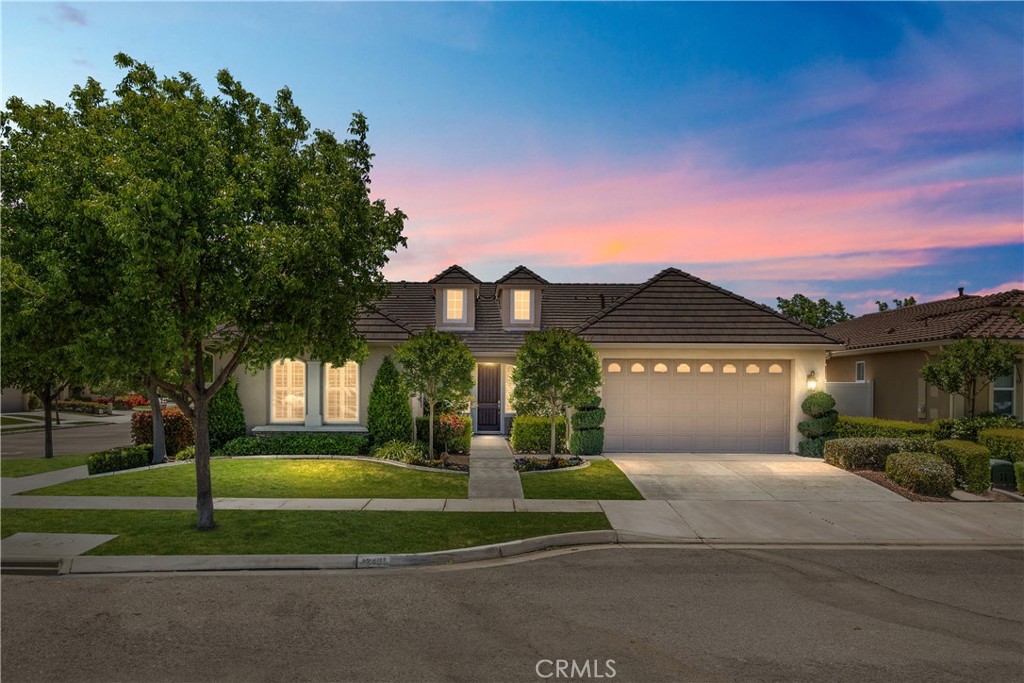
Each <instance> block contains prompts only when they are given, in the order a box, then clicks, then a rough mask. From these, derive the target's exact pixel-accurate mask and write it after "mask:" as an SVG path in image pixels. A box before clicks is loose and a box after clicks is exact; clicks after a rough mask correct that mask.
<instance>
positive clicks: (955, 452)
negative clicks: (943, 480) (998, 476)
mask: <svg viewBox="0 0 1024 683" xmlns="http://www.w3.org/2000/svg"><path fill="white" fill-rule="evenodd" d="M934 452H935V455H937V456H939V457H940V458H942V460H944V461H945V462H946V464H948V465H949V466H950V467H952V468H953V476H954V477H955V481H956V484H957V485H958V486H959V487H960V488H962V489H963V490H964V491H970V492H971V493H981V492H982V491H988V490H989V488H991V487H992V468H991V466H990V464H989V460H990V459H991V457H992V456H991V454H990V453H989V450H988V449H987V448H985V447H984V446H979V445H978V444H976V443H972V442H970V441H959V440H956V439H947V440H944V441H936V442H935V451H934Z"/></svg>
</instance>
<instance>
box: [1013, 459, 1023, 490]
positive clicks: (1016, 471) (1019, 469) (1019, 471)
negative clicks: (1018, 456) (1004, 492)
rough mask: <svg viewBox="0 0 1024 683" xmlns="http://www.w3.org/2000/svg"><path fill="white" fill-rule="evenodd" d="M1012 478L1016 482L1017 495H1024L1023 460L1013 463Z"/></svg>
mask: <svg viewBox="0 0 1024 683" xmlns="http://www.w3.org/2000/svg"><path fill="white" fill-rule="evenodd" d="M1013 476H1014V478H1015V479H1016V480H1017V493H1024V460H1018V461H1017V462H1015V463H1013Z"/></svg>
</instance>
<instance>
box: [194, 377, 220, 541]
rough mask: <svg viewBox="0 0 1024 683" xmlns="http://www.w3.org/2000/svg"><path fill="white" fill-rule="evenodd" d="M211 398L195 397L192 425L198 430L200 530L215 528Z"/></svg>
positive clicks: (197, 464) (197, 490)
mask: <svg viewBox="0 0 1024 683" xmlns="http://www.w3.org/2000/svg"><path fill="white" fill-rule="evenodd" d="M209 410H210V398H209V396H198V397H196V398H195V399H193V407H192V413H193V418H192V426H193V427H194V428H195V430H196V510H197V511H198V512H199V521H198V523H197V524H196V528H197V529H199V530H200V531H204V530H206V529H213V528H214V527H215V526H216V525H215V524H214V522H213V485H212V483H211V481H210V413H209Z"/></svg>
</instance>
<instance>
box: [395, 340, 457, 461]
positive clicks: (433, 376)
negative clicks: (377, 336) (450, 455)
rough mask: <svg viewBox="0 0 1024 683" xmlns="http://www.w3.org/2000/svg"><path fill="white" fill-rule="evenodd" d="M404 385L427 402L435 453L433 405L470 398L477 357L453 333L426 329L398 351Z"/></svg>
mask: <svg viewBox="0 0 1024 683" xmlns="http://www.w3.org/2000/svg"><path fill="white" fill-rule="evenodd" d="M395 360H396V361H398V363H399V365H400V366H401V368H402V378H403V379H404V380H405V386H406V387H407V388H408V390H409V391H411V392H413V393H414V394H419V395H420V396H422V397H423V400H424V401H426V403H427V407H428V410H429V415H430V420H429V422H428V424H429V427H428V430H429V431H428V439H427V442H428V443H429V444H430V450H429V452H430V453H433V452H434V408H435V407H436V406H437V404H438V403H459V402H462V401H467V400H468V399H469V396H470V394H471V393H472V391H473V383H474V382H473V369H474V368H475V367H476V359H474V358H473V354H472V353H471V352H470V350H469V348H468V347H467V346H466V345H465V343H463V341H462V340H461V339H459V338H458V337H456V336H455V335H454V334H452V333H451V332H438V331H437V330H433V329H427V330H424V331H423V332H420V333H419V334H417V335H415V336H413V337H411V338H410V339H408V340H406V341H405V342H403V343H402V345H401V346H399V347H398V349H397V350H396V351H395Z"/></svg>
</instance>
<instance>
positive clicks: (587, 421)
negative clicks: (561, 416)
mask: <svg viewBox="0 0 1024 683" xmlns="http://www.w3.org/2000/svg"><path fill="white" fill-rule="evenodd" d="M604 417H605V412H604V408H598V407H596V406H595V407H593V408H579V409H578V410H576V412H574V413H573V414H572V419H571V420H570V422H571V423H572V428H573V429H577V430H578V429H598V428H600V427H601V426H603V425H604Z"/></svg>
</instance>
